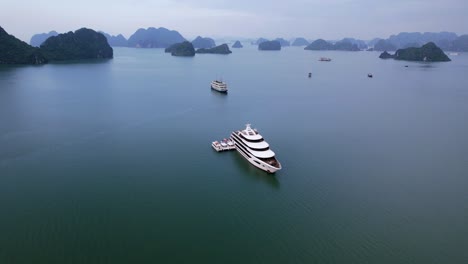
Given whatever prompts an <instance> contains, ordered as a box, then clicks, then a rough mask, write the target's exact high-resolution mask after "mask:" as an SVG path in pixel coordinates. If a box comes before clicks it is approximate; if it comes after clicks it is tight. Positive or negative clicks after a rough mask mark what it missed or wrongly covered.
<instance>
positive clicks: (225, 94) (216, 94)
mask: <svg viewBox="0 0 468 264" xmlns="http://www.w3.org/2000/svg"><path fill="white" fill-rule="evenodd" d="M210 90H211V93H212V94H214V95H215V96H219V97H224V98H226V96H227V95H228V93H220V92H217V91H215V90H213V89H211V88H210Z"/></svg>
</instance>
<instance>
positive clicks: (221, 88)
mask: <svg viewBox="0 0 468 264" xmlns="http://www.w3.org/2000/svg"><path fill="white" fill-rule="evenodd" d="M211 89H213V90H216V91H218V92H220V93H227V91H228V89H227V84H226V83H225V82H223V81H218V80H214V81H212V82H211Z"/></svg>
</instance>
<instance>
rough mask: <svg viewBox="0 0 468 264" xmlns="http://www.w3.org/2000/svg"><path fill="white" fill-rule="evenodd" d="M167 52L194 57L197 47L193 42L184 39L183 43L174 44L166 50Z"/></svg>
mask: <svg viewBox="0 0 468 264" xmlns="http://www.w3.org/2000/svg"><path fill="white" fill-rule="evenodd" d="M164 51H165V52H166V53H171V55H172V56H182V57H193V56H195V49H194V48H193V45H192V43H190V42H188V41H184V42H181V43H176V44H172V45H171V46H170V47H168V48H166V49H165V50H164Z"/></svg>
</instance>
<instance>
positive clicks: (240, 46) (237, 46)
mask: <svg viewBox="0 0 468 264" xmlns="http://www.w3.org/2000/svg"><path fill="white" fill-rule="evenodd" d="M243 47H244V46H242V44H241V43H240V41H238V40H236V42H234V44H232V48H235V49H239V48H243Z"/></svg>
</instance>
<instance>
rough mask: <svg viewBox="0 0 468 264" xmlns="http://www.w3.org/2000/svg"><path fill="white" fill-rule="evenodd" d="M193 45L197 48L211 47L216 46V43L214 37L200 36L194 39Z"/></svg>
mask: <svg viewBox="0 0 468 264" xmlns="http://www.w3.org/2000/svg"><path fill="white" fill-rule="evenodd" d="M192 45H193V47H194V48H195V49H211V48H213V47H215V46H216V43H215V41H214V40H213V39H212V38H202V37H200V36H198V37H196V38H195V39H194V40H193V41H192Z"/></svg>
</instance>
